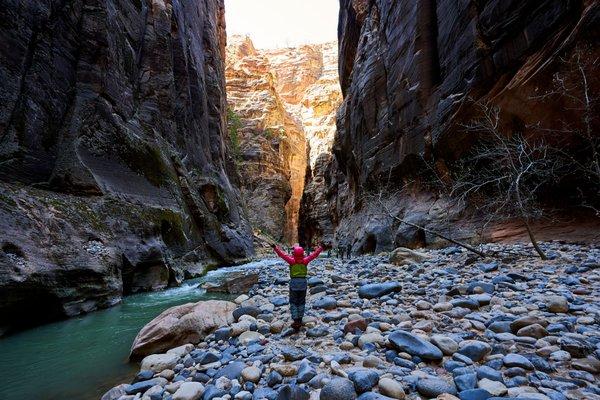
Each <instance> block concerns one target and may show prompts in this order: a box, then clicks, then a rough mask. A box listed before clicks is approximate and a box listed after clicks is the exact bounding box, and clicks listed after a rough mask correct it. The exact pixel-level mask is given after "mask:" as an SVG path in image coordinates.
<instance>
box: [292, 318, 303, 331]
mask: <svg viewBox="0 0 600 400" xmlns="http://www.w3.org/2000/svg"><path fill="white" fill-rule="evenodd" d="M301 326H302V321H294V322H292V329H293V330H295V331H296V332H298V331H299V330H300V327H301Z"/></svg>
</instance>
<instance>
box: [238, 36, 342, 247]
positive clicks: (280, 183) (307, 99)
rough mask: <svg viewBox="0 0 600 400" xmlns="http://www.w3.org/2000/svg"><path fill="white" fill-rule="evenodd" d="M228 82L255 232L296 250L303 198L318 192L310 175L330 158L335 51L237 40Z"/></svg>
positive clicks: (337, 95) (337, 91) (335, 102)
mask: <svg viewBox="0 0 600 400" xmlns="http://www.w3.org/2000/svg"><path fill="white" fill-rule="evenodd" d="M226 81H227V99H228V104H229V107H230V110H231V112H230V115H229V116H230V121H229V127H230V134H233V135H234V136H235V137H236V140H239V161H238V166H239V170H240V173H241V176H242V192H243V194H244V198H245V199H246V204H247V207H248V215H249V216H250V220H251V222H252V225H253V227H254V228H255V229H258V230H260V231H261V232H263V233H266V234H268V235H269V236H271V237H272V238H273V239H275V240H278V241H285V242H287V243H294V242H297V241H298V239H299V238H298V228H299V224H300V223H301V221H299V213H301V211H300V208H301V201H303V197H302V196H303V193H304V195H305V196H306V193H319V192H320V186H322V185H321V184H320V183H317V182H316V181H315V179H313V175H314V174H313V171H315V170H316V169H315V168H316V166H318V165H320V164H319V160H320V159H322V158H323V157H329V158H331V145H332V141H333V137H334V133H335V112H336V110H337V106H338V105H339V103H340V102H341V92H340V89H339V83H338V79H337V45H336V44H335V43H326V44H322V45H305V46H300V47H295V48H283V49H270V50H257V49H255V48H254V46H253V45H252V42H251V40H250V39H249V38H247V37H239V36H234V37H231V38H229V40H228V47H227V68H226ZM232 129H233V130H232ZM322 212H323V211H322ZM305 220H306V218H304V219H303V221H305ZM302 223H303V222H302ZM300 228H301V229H300V232H303V229H302V226H300ZM300 239H301V240H302V239H303V237H301V238H300Z"/></svg>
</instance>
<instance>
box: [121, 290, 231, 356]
mask: <svg viewBox="0 0 600 400" xmlns="http://www.w3.org/2000/svg"><path fill="white" fill-rule="evenodd" d="M236 307H237V306H236V304H235V303H232V302H230V301H223V300H208V301H199V302H198V303H187V304H182V305H180V306H176V307H171V308H169V309H168V310H165V311H163V312H162V313H161V314H160V315H159V316H158V317H156V318H154V319H153V320H152V321H150V322H149V323H148V324H146V326H144V327H143V328H142V329H141V330H140V332H139V333H138V334H137V336H136V337H135V339H134V341H133V345H132V346H131V354H130V357H131V358H139V357H141V356H145V355H148V354H153V353H162V352H165V351H167V350H168V349H171V348H173V347H177V346H180V345H183V344H186V343H197V342H199V341H200V340H201V339H202V338H204V336H206V335H207V334H209V333H210V332H212V331H213V330H215V329H217V328H218V327H221V326H224V325H229V324H231V323H232V322H233V310H235V309H236Z"/></svg>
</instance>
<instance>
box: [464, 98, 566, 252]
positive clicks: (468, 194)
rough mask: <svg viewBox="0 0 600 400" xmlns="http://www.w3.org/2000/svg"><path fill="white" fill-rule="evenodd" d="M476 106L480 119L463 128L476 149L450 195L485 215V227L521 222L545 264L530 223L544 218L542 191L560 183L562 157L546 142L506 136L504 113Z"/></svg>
mask: <svg viewBox="0 0 600 400" xmlns="http://www.w3.org/2000/svg"><path fill="white" fill-rule="evenodd" d="M477 106H478V107H479V108H480V110H481V116H480V117H479V118H477V119H475V120H473V121H471V122H470V123H469V124H467V125H465V129H466V130H467V132H469V133H471V134H474V135H477V139H478V144H477V145H475V146H474V147H473V150H472V151H471V153H470V156H467V157H466V158H465V159H464V160H463V161H462V163H461V165H460V168H459V172H458V173H457V174H456V179H455V181H454V183H453V188H452V194H453V196H455V197H456V198H457V199H458V200H459V201H462V202H466V203H469V204H471V205H474V206H475V207H476V210H478V211H480V212H482V213H484V215H486V218H485V219H486V224H487V223H489V222H491V221H492V220H494V219H507V218H518V219H520V220H521V221H522V222H523V225H524V227H525V229H526V231H527V234H528V236H529V239H530V241H531V244H532V245H533V247H534V249H535V251H536V252H537V253H538V255H539V256H540V257H541V258H542V259H547V257H546V255H545V253H544V251H543V250H542V248H541V247H540V245H539V243H538V241H537V239H536V237H535V234H534V232H533V229H532V227H531V222H532V221H533V220H535V219H538V218H540V217H541V216H542V215H543V207H542V206H541V205H540V203H539V201H538V200H539V192H540V189H541V188H543V187H544V186H547V185H551V184H553V183H556V181H557V180H558V179H559V177H560V176H561V173H562V172H561V171H562V169H563V166H564V163H563V158H562V157H560V155H559V154H558V153H557V152H556V151H555V149H553V148H552V147H551V146H550V145H549V144H548V143H547V142H546V141H544V140H543V139H529V140H526V139H525V138H524V137H523V136H522V135H521V134H519V133H512V134H510V135H506V134H504V133H503V132H501V129H500V109H499V108H497V107H494V106H491V105H489V104H482V103H477Z"/></svg>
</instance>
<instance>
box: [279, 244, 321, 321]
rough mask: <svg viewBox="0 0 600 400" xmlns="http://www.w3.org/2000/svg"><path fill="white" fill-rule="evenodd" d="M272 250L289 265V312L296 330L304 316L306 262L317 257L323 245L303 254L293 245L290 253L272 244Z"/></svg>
mask: <svg viewBox="0 0 600 400" xmlns="http://www.w3.org/2000/svg"><path fill="white" fill-rule="evenodd" d="M273 250H275V253H277V255H278V256H279V257H281V258H282V259H283V260H284V261H285V262H287V263H288V264H289V266H290V313H291V314H292V320H293V321H294V322H292V328H293V329H294V330H295V331H296V332H297V331H299V330H300V327H301V326H302V317H304V306H305V304H306V288H307V286H308V282H307V279H306V276H307V274H308V263H310V262H311V261H312V260H314V259H315V258H317V257H318V256H319V254H320V253H321V251H323V246H319V247H317V248H316V249H315V251H313V252H312V253H310V254H309V255H308V256H306V257H305V256H304V249H303V248H302V247H300V246H299V245H295V246H294V248H293V249H292V255H289V254H286V253H285V252H284V251H283V250H281V249H280V248H279V247H278V246H277V245H273Z"/></svg>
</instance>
